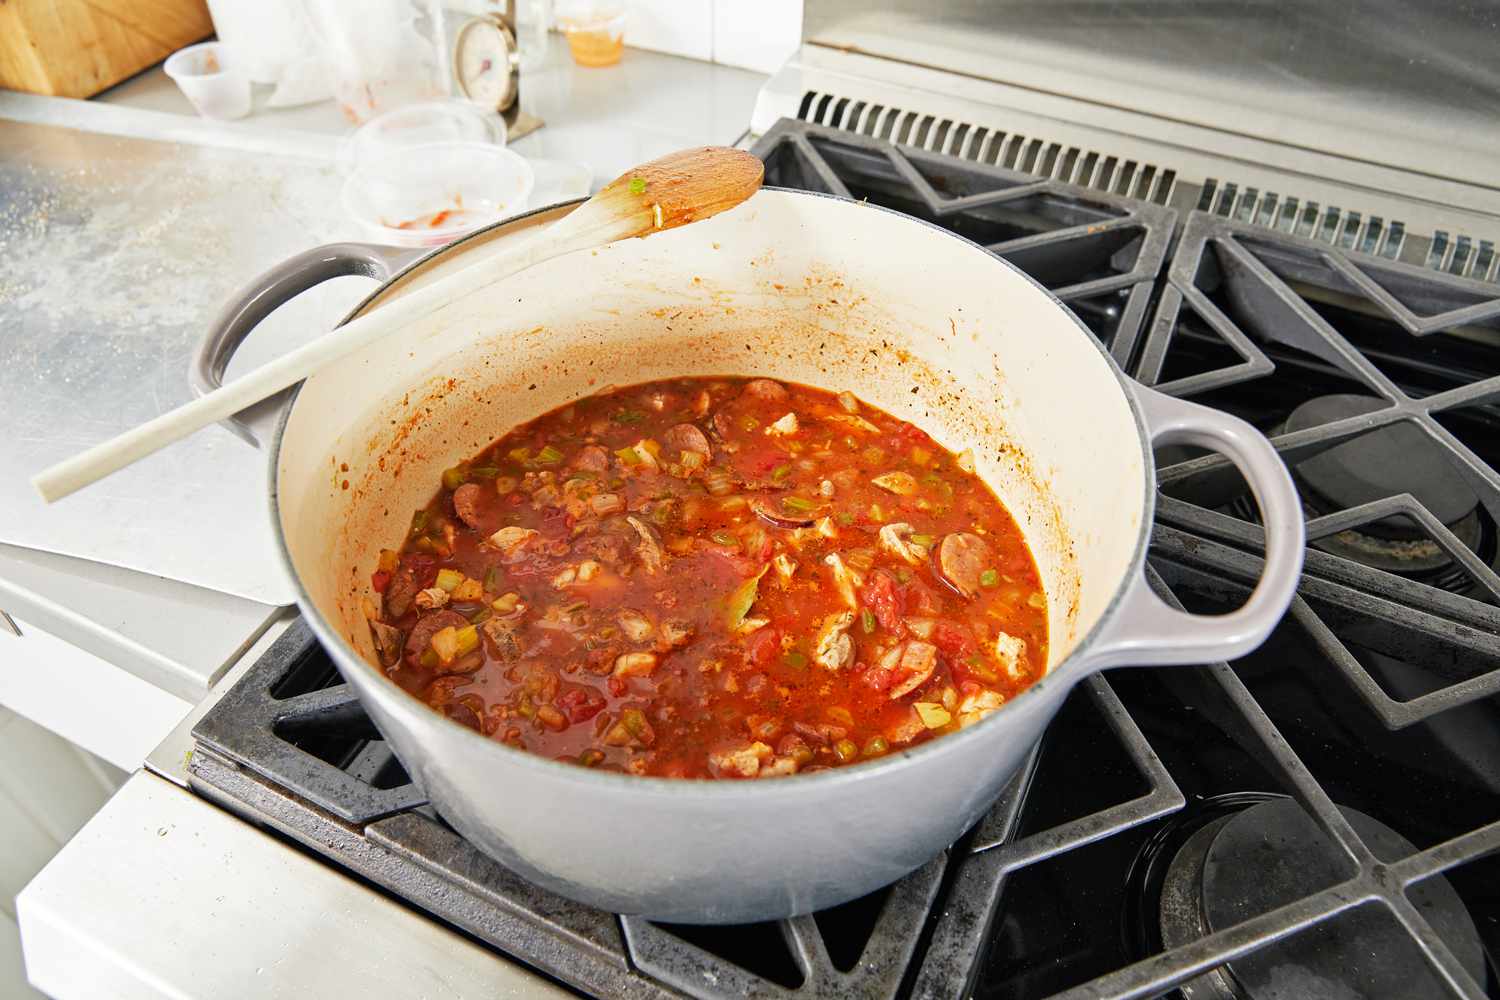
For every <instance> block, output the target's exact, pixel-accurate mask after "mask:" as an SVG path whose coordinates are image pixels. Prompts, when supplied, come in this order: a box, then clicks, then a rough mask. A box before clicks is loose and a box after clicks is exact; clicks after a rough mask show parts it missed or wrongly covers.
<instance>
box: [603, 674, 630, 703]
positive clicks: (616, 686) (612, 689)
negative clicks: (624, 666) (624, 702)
mask: <svg viewBox="0 0 1500 1000" xmlns="http://www.w3.org/2000/svg"><path fill="white" fill-rule="evenodd" d="M607 683H608V684H609V693H610V694H612V695H614V696H615V697H616V698H623V697H625V695H626V694H628V693H629V691H630V685H629V684H628V683H627V682H626V680H625V678H623V677H610V679H609V681H608V682H607Z"/></svg>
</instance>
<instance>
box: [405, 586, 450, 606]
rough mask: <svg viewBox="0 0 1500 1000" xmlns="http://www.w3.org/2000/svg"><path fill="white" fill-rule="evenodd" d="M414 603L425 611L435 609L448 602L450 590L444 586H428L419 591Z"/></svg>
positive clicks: (413, 600)
mask: <svg viewBox="0 0 1500 1000" xmlns="http://www.w3.org/2000/svg"><path fill="white" fill-rule="evenodd" d="M412 603H413V604H415V605H416V606H417V607H419V608H421V609H422V610H423V611H433V610H435V609H437V608H441V607H442V606H443V605H445V604H447V603H448V592H447V591H446V590H444V589H443V588H442V587H428V588H427V589H426V590H420V591H418V592H417V596H416V597H414V598H412Z"/></svg>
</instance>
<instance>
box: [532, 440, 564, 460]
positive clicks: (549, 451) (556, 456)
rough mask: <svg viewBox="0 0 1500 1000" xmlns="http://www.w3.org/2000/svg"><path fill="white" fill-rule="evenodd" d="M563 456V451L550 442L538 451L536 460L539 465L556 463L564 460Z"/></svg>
mask: <svg viewBox="0 0 1500 1000" xmlns="http://www.w3.org/2000/svg"><path fill="white" fill-rule="evenodd" d="M562 457H563V453H562V452H560V451H558V450H557V449H556V448H554V447H552V446H551V445H550V444H549V445H547V446H546V447H545V448H543V449H542V450H541V451H539V452H537V453H536V462H537V464H538V465H556V464H557V463H558V462H561V461H562Z"/></svg>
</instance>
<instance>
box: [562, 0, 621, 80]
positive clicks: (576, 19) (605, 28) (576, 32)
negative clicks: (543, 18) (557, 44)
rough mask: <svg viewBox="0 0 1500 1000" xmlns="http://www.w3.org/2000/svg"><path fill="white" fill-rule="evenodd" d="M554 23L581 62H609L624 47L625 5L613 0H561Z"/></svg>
mask: <svg viewBox="0 0 1500 1000" xmlns="http://www.w3.org/2000/svg"><path fill="white" fill-rule="evenodd" d="M557 27H558V28H559V29H560V30H561V31H562V33H563V34H564V35H566V36H567V39H568V49H569V51H571V52H572V53H573V61H574V62H576V63H577V64H578V65H580V66H612V65H614V64H615V63H617V62H619V61H620V55H621V54H622V53H623V52H624V51H625V5H624V4H623V3H619V2H616V0H563V2H562V3H559V4H558V9H557Z"/></svg>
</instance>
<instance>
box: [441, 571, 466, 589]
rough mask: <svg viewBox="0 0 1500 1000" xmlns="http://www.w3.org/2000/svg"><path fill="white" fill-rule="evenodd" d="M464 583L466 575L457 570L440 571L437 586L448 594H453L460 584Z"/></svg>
mask: <svg viewBox="0 0 1500 1000" xmlns="http://www.w3.org/2000/svg"><path fill="white" fill-rule="evenodd" d="M463 582H464V575H463V574H462V573H460V572H459V571H458V570H456V569H440V570H438V574H437V585H438V586H439V587H442V588H443V590H445V591H447V592H448V593H450V594H451V593H453V591H454V588H456V587H457V586H458V585H459V584H460V583H463Z"/></svg>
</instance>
